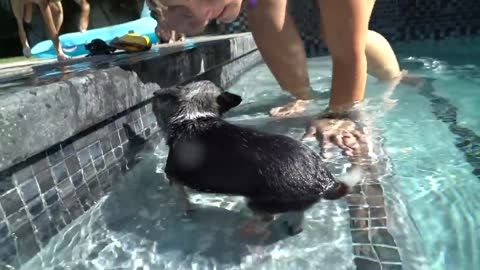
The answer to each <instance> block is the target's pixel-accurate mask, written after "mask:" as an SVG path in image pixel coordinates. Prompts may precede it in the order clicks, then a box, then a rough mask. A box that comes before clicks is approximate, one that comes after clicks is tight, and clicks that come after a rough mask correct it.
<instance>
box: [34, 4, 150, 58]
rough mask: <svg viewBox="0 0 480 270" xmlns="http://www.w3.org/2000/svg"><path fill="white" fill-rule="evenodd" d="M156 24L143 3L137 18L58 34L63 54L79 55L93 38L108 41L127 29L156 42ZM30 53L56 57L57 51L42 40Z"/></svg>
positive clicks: (50, 42) (125, 32) (42, 56)
mask: <svg viewBox="0 0 480 270" xmlns="http://www.w3.org/2000/svg"><path fill="white" fill-rule="evenodd" d="M156 26H157V21H155V20H154V19H153V18H152V17H150V14H149V10H148V8H147V5H144V7H143V10H142V16H141V18H140V19H138V20H134V21H130V22H126V23H122V24H117V25H113V26H108V27H102V28H97V29H92V30H87V31H86V32H84V33H81V32H75V33H68V34H63V35H60V36H59V39H60V43H61V44H62V48H63V52H64V53H65V54H67V55H69V56H79V55H83V54H88V53H89V51H87V49H85V44H86V43H90V42H91V41H92V40H93V39H96V38H99V39H102V40H103V41H105V42H107V43H110V41H111V40H112V39H114V38H116V37H121V36H123V35H126V34H128V32H129V31H133V32H135V33H136V34H139V35H142V36H148V38H150V42H151V43H152V44H153V43H156V42H158V38H157V36H156V35H155V27H156ZM32 55H35V56H37V57H41V58H51V57H57V53H56V51H55V49H54V48H53V42H52V41H51V40H44V41H42V42H40V43H38V44H36V45H35V46H34V47H33V48H32Z"/></svg>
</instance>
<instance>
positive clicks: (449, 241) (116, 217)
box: [23, 54, 480, 270]
mask: <svg viewBox="0 0 480 270" xmlns="http://www.w3.org/2000/svg"><path fill="white" fill-rule="evenodd" d="M435 57H437V56H431V57H430V56H429V57H424V56H422V55H413V54H400V59H401V60H402V64H404V65H405V66H406V67H409V69H410V74H411V75H421V76H426V77H429V78H435V79H436V80H435V81H434V87H435V89H436V91H435V94H436V95H438V96H441V97H445V98H447V99H448V100H449V101H450V102H451V104H452V105H454V106H456V107H457V108H458V109H459V110H458V116H457V117H458V119H457V122H458V124H459V125H462V126H465V127H468V128H470V129H471V130H473V131H475V132H477V134H479V132H480V130H479V129H480V126H479V125H478V124H479V119H480V118H479V114H480V113H479V112H478V110H477V109H476V106H475V105H476V104H480V103H479V102H478V101H480V93H479V92H478V91H479V81H478V78H479V76H476V74H480V66H479V64H480V63H479V62H478V61H476V62H472V63H463V62H461V61H458V59H457V58H454V59H448V58H445V57H443V58H435ZM466 60H472V59H471V58H468V57H467V58H466ZM477 60H478V58H477ZM309 70H310V78H311V81H312V86H313V88H314V90H315V91H316V93H317V100H316V101H315V102H314V103H313V104H312V105H311V106H310V107H309V109H308V110H307V112H306V113H305V117H299V118H296V119H290V120H277V119H272V118H270V117H268V116H267V115H266V112H267V111H268V109H269V108H271V107H272V106H275V105H281V104H282V103H283V102H285V100H287V98H288V96H287V94H286V93H284V92H282V91H280V88H279V86H278V85H277V83H276V82H275V80H274V78H273V77H272V75H271V74H270V73H269V72H268V69H267V68H266V66H264V65H261V66H258V67H256V68H254V69H253V70H251V71H249V72H248V73H246V74H245V75H244V76H243V77H242V78H241V79H240V80H239V81H238V82H237V83H236V84H235V85H234V86H233V87H232V89H231V91H232V92H236V93H240V94H241V95H242V97H243V99H244V102H243V104H242V105H241V106H240V107H239V108H238V109H236V110H235V111H233V112H231V113H230V114H229V115H228V117H227V119H228V121H231V122H234V123H240V124H243V125H250V126H254V127H256V128H259V129H265V130H269V131H271V132H278V133H282V134H287V135H289V136H292V137H295V138H299V137H300V136H301V135H302V134H303V131H304V127H305V124H306V120H307V119H308V116H312V115H315V114H316V113H317V112H318V111H319V110H323V109H324V108H325V105H326V104H327V101H328V90H329V86H330V79H331V77H330V75H331V63H330V61H329V59H328V58H314V59H310V60H309ZM367 87H368V88H367V99H366V104H367V106H366V110H367V111H368V112H369V114H370V117H371V120H372V121H371V122H372V126H371V129H372V134H373V135H374V136H375V140H377V141H378V142H379V143H381V145H383V152H382V153H383V154H386V155H388V156H389V160H390V163H388V164H379V165H378V166H385V167H386V171H388V172H389V173H388V175H387V174H386V175H384V176H382V177H381V179H380V181H381V182H382V184H383V185H384V188H385V197H386V201H387V206H388V214H389V217H390V227H389V229H390V230H391V232H392V234H393V235H394V236H395V237H396V240H397V243H398V245H399V247H400V248H401V251H402V252H401V256H402V259H403V261H404V269H432V270H447V269H458V270H470V269H476V268H477V267H476V266H477V265H478V264H479V263H480V261H479V260H480V246H479V244H478V243H480V234H479V233H478V231H479V229H480V227H479V226H480V225H479V224H480V211H478V209H479V208H480V195H479V194H480V182H479V181H480V180H479V179H478V178H477V177H475V176H474V175H473V174H472V170H473V167H472V165H471V164H469V163H468V162H467V161H466V159H465V156H464V154H463V153H462V152H461V151H460V150H459V149H458V148H457V147H456V146H455V142H456V140H458V137H457V136H456V135H453V134H452V132H451V131H450V130H449V129H448V127H447V125H446V124H445V123H443V122H441V121H440V120H438V119H437V117H436V116H435V115H434V114H433V113H432V109H431V101H430V100H429V99H428V98H427V97H425V96H423V95H421V94H420V91H419V89H418V88H415V87H412V86H406V85H399V86H398V87H397V88H396V90H395V92H394V93H393V95H392V96H391V97H390V100H387V101H386V99H385V98H384V93H385V91H386V89H388V88H389V85H388V84H387V83H381V82H377V81H376V80H375V79H373V78H369V81H368V86H367ZM393 100H395V102H394V101H393ZM309 145H310V146H311V147H312V148H314V149H317V150H318V144H317V143H315V142H311V143H309ZM382 153H380V154H382ZM143 158H144V160H143V162H141V163H140V164H139V165H137V166H136V167H134V168H133V169H132V170H131V171H129V172H128V174H127V175H125V176H124V177H122V179H121V181H119V182H117V183H118V184H117V185H116V186H115V187H114V189H113V191H112V192H111V193H110V194H108V195H107V196H105V197H104V198H103V199H102V200H101V201H100V202H99V203H98V204H97V205H96V206H95V207H93V208H92V209H91V210H89V212H88V213H86V214H85V215H83V216H82V217H81V218H79V219H78V220H77V221H75V222H74V223H73V224H71V225H69V226H68V227H67V228H66V229H65V230H64V231H63V232H61V233H60V234H59V235H57V236H56V237H55V238H54V239H53V240H52V241H51V242H50V244H49V245H48V246H47V247H45V248H44V249H42V251H41V252H40V253H39V254H38V255H37V256H36V257H35V258H34V259H32V260H31V261H30V262H29V263H28V264H27V265H25V266H24V267H23V269H28V270H33V269H55V270H59V269H355V267H354V265H353V263H352V259H353V255H352V249H351V245H352V240H351V236H350V231H349V215H348V209H347V207H346V203H345V202H344V201H334V202H322V203H319V204H318V205H316V206H315V207H313V208H312V209H311V210H310V211H308V212H307V218H306V230H305V231H304V233H302V234H300V235H298V236H295V237H290V238H282V237H280V236H279V238H278V239H275V241H271V242H259V241H258V240H254V239H253V240H252V239H250V240H248V239H244V238H242V237H239V236H238V234H237V233H238V227H239V225H240V224H241V223H242V222H244V221H245V220H246V219H247V218H248V212H246V211H245V208H244V204H243V201H242V200H241V199H240V198H227V197H222V196H212V195H208V196H207V195H200V194H196V195H195V196H194V197H193V199H194V201H195V202H197V203H198V204H201V205H203V207H202V210H200V211H198V212H197V213H196V214H195V215H194V216H192V217H189V218H187V217H184V216H182V215H181V213H180V212H179V211H178V210H179V208H178V204H177V198H176V197H175V195H174V194H173V193H172V192H171V191H170V189H169V188H168V186H167V184H166V183H165V179H164V178H163V175H162V173H161V168H162V167H163V164H164V162H165V159H166V147H165V146H164V145H163V143H160V144H158V145H157V147H156V149H155V151H154V152H153V153H150V152H147V153H144V154H143ZM343 161H344V159H343V158H342V157H340V156H338V155H337V156H334V157H333V159H332V160H331V164H332V165H331V166H332V167H335V168H336V169H337V170H336V171H335V173H336V174H338V173H340V171H341V164H342V162H343ZM278 229H279V228H277V227H275V226H274V227H273V231H274V235H281V234H279V233H278V234H276V233H275V232H276V230H278Z"/></svg>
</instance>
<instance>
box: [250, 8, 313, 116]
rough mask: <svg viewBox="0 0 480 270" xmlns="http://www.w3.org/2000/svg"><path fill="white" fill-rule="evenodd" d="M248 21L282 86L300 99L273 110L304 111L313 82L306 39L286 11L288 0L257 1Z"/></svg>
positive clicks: (280, 113) (281, 112) (275, 112)
mask: <svg viewBox="0 0 480 270" xmlns="http://www.w3.org/2000/svg"><path fill="white" fill-rule="evenodd" d="M247 15H248V24H249V27H250V30H251V31H252V34H253V37H254V39H255V42H256V44H257V47H258V49H259V51H260V53H261V54H262V57H263V59H264V60H265V62H266V64H267V65H268V67H269V69H270V71H271V72H272V74H273V76H274V77H275V78H276V80H277V81H278V83H279V84H280V86H281V87H282V89H284V90H286V91H288V92H290V93H291V94H292V95H293V96H294V97H295V98H297V101H295V102H293V103H291V104H287V106H285V107H282V108H275V109H272V111H271V114H272V115H276V116H285V115H289V114H291V113H295V112H299V111H302V110H303V108H304V106H305V104H304V103H305V100H308V99H309V98H310V82H309V78H308V71H307V60H306V55H305V49H304V46H303V42H302V40H301V38H300V34H299V33H298V31H297V28H296V26H295V23H294V21H293V19H292V18H291V16H290V15H289V14H288V11H287V0H265V1H258V2H257V5H256V6H255V8H252V9H250V10H249V11H248V14H247Z"/></svg>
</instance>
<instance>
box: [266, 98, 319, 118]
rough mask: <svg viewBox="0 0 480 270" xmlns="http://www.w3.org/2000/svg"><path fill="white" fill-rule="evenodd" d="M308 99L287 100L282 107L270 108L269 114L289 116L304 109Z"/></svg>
mask: <svg viewBox="0 0 480 270" xmlns="http://www.w3.org/2000/svg"><path fill="white" fill-rule="evenodd" d="M309 102H310V100H304V99H297V100H295V101H292V102H289V103H287V104H286V105H284V106H282V107H276V108H273V109H271V110H270V115H271V116H274V117H291V116H295V115H297V114H299V113H302V112H303V111H305V108H306V107H307V105H308V103H309Z"/></svg>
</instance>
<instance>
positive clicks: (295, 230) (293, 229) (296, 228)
mask: <svg viewBox="0 0 480 270" xmlns="http://www.w3.org/2000/svg"><path fill="white" fill-rule="evenodd" d="M283 225H285V227H286V229H287V234H288V235H289V236H294V235H297V234H299V233H301V232H303V224H296V225H295V224H290V222H288V221H284V222H283Z"/></svg>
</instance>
